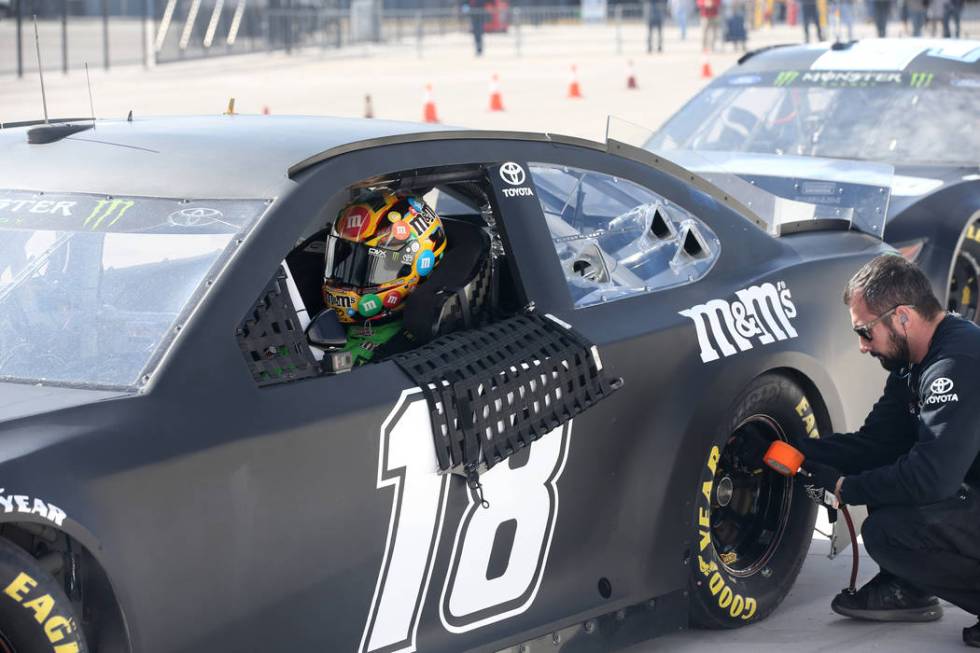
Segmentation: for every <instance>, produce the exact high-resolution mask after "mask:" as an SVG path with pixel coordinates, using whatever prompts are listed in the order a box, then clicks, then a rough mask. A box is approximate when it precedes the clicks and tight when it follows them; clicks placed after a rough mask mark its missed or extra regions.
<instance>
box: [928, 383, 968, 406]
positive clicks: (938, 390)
mask: <svg viewBox="0 0 980 653" xmlns="http://www.w3.org/2000/svg"><path fill="white" fill-rule="evenodd" d="M929 392H930V393H931V394H930V395H929V398H928V399H926V401H925V403H926V405H927V406H928V405H932V404H946V403H949V402H951V401H959V400H960V398H959V397H958V396H957V395H956V393H955V392H953V380H952V379H949V378H947V377H945V376H941V377H939V378H938V379H936V380H935V381H933V382H932V383H931V384H930V385H929Z"/></svg>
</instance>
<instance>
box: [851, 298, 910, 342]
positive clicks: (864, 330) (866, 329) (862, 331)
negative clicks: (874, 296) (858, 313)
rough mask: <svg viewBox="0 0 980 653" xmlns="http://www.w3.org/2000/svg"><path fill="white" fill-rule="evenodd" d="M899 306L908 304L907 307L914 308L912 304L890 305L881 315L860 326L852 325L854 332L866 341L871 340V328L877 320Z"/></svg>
mask: <svg viewBox="0 0 980 653" xmlns="http://www.w3.org/2000/svg"><path fill="white" fill-rule="evenodd" d="M901 306H908V307H909V308H914V306H913V305H912V304H896V305H895V306H892V307H891V308H889V309H888V310H887V311H885V312H884V313H882V314H881V315H879V316H878V317H876V318H875V319H873V320H871V321H870V322H868V323H867V324H862V325H860V326H856V327H853V329H854V333H856V334H858V335H859V336H860V337H861V338H863V339H864V340H867V341H868V342H871V340H872V333H871V330H872V329H874V328H875V326H876V325H877V324H878V323H879V322H881V321H882V320H884V319H885V318H886V317H888V316H889V315H891V314H892V313H894V312H895V309H897V308H899V307H901Z"/></svg>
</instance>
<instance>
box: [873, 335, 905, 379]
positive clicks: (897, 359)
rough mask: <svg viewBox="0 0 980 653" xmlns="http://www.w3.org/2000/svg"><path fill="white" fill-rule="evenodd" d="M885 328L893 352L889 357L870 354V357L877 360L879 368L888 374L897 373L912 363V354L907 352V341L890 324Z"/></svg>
mask: <svg viewBox="0 0 980 653" xmlns="http://www.w3.org/2000/svg"><path fill="white" fill-rule="evenodd" d="M887 326H888V340H889V341H890V342H891V343H892V345H894V348H895V351H894V353H893V354H891V355H890V356H885V355H884V354H872V356H874V357H875V358H877V359H878V362H879V363H881V366H882V367H883V368H885V369H886V370H888V371H889V372H897V371H898V370H900V369H902V368H903V367H907V366H908V365H909V364H910V363H911V362H912V352H910V351H909V339H908V338H907V337H905V336H899V335H898V332H896V331H895V329H894V328H892V325H891V324H888V325H887Z"/></svg>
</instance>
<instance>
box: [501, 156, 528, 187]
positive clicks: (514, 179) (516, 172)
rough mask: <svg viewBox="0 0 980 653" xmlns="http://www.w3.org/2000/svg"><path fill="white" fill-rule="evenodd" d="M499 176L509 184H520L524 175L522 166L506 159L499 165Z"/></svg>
mask: <svg viewBox="0 0 980 653" xmlns="http://www.w3.org/2000/svg"><path fill="white" fill-rule="evenodd" d="M500 178H501V179H503V180H504V181H506V182H507V183H508V184H510V185H511V186H520V185H521V184H523V183H524V179H525V178H526V175H525V174H524V168H522V167H521V166H520V165H519V164H517V163H514V162H513V161H508V162H507V163H505V164H504V165H502V166H500Z"/></svg>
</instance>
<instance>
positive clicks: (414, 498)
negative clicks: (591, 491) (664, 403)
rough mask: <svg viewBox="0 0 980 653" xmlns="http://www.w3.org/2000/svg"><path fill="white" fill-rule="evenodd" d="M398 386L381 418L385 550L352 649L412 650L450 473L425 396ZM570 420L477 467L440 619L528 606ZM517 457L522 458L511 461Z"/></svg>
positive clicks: (463, 621) (465, 619)
mask: <svg viewBox="0 0 980 653" xmlns="http://www.w3.org/2000/svg"><path fill="white" fill-rule="evenodd" d="M418 394H419V393H418V391H417V390H416V391H406V392H404V393H402V396H401V397H400V398H399V400H398V404H397V405H396V406H395V409H394V410H393V411H392V412H391V414H390V415H389V416H388V418H387V419H386V420H385V422H384V424H383V425H382V427H381V452H380V456H379V462H378V488H379V489H380V488H384V487H387V486H394V489H395V496H394V501H393V506H392V511H391V521H390V523H389V526H388V540H387V543H386V545H385V555H384V559H383V562H382V565H381V571H380V573H379V574H378V583H377V585H376V587H375V591H374V598H373V600H372V602H371V611H370V613H369V615H368V620H367V623H366V624H365V627H364V635H363V636H362V638H361V645H360V647H359V649H358V650H359V651H360V653H375V652H381V651H383V652H384V653H396V652H401V651H408V652H411V651H415V650H416V642H415V640H416V634H417V632H418V626H419V615H420V613H421V610H422V607H423V605H424V604H425V597H426V595H427V594H428V590H429V584H430V582H431V580H432V568H433V561H434V558H435V553H436V550H437V548H438V544H439V540H440V536H441V534H442V529H443V521H444V516H445V511H446V497H447V494H448V490H449V485H450V476H449V475H442V474H439V465H438V461H437V460H436V455H435V448H434V447H433V444H432V426H431V422H430V421H429V412H428V406H427V404H426V402H425V400H423V399H421V398H418V399H414V398H413V399H412V400H409V397H410V396H411V395H418ZM570 434H571V422H569V423H568V424H565V425H564V426H562V427H559V428H558V429H555V431H552V432H551V433H548V434H547V435H545V436H544V437H542V438H541V439H539V440H538V441H537V442H535V443H534V444H533V445H532V446H531V447H529V449H528V450H527V451H526V452H524V453H523V455H520V454H519V455H515V456H513V457H512V458H511V459H508V460H507V461H506V462H502V463H500V464H498V465H497V466H495V467H494V468H493V469H491V470H490V471H488V472H486V473H485V474H483V475H482V476H481V478H480V482H481V483H482V484H483V491H484V493H485V496H486V497H487V499H488V500H489V501H490V508H489V509H486V510H484V509H482V508H480V502H479V500H478V499H477V497H476V494H475V492H473V491H472V490H470V491H468V496H469V505H468V506H467V508H466V511H465V513H464V515H463V517H462V519H461V520H460V524H459V528H458V529H457V531H456V539H455V541H454V544H453V555H452V561H451V564H450V566H449V572H448V573H447V574H446V582H445V585H444V586H443V590H442V596H441V599H440V605H441V610H440V618H441V620H442V623H443V626H445V628H446V629H447V630H448V631H450V632H453V633H462V632H466V631H469V630H473V629H476V628H480V627H482V626H485V625H487V624H490V623H494V622H496V621H500V620H501V619H506V618H509V617H512V616H514V615H517V614H520V613H522V612H524V611H525V610H527V609H528V608H529V607H530V606H531V604H532V603H533V602H534V598H535V596H536V595H537V592H538V588H539V587H540V585H541V579H542V577H543V575H544V569H545V564H546V563H547V560H548V552H549V550H550V548H551V540H552V536H553V535H554V529H555V521H556V519H557V515H558V488H557V485H556V484H557V482H558V478H559V477H560V476H561V473H562V470H563V469H564V467H565V460H566V459H567V456H568V441H569V437H570ZM521 460H523V461H524V462H523V464H521V463H520V462H518V461H521Z"/></svg>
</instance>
